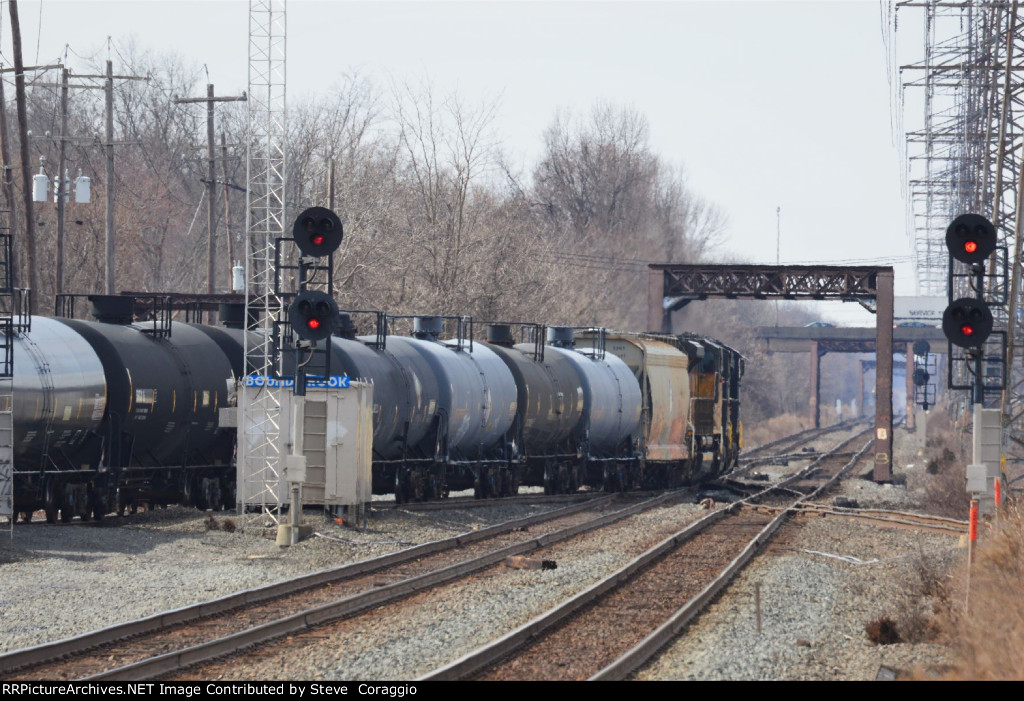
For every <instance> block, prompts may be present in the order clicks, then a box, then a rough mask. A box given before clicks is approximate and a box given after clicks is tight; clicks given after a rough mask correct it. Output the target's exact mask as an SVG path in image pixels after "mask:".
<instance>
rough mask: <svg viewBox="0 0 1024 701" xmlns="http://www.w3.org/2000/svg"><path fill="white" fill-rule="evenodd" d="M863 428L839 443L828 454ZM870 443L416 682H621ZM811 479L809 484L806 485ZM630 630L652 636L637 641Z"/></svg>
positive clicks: (745, 503) (686, 534) (684, 534)
mask: <svg viewBox="0 0 1024 701" xmlns="http://www.w3.org/2000/svg"><path fill="white" fill-rule="evenodd" d="M868 431H869V429H865V430H864V431H862V432H860V433H858V434H857V435H855V436H853V437H851V438H848V439H846V440H844V441H843V442H842V443H840V444H839V445H837V446H836V447H835V448H834V449H833V450H832V451H831V453H838V452H840V451H841V450H842V449H843V448H844V447H845V446H846V445H848V444H849V443H851V442H853V441H855V440H856V439H858V438H860V437H862V436H863V435H864V434H865V433H868ZM872 445H873V441H871V440H869V441H868V442H867V443H866V444H865V445H864V446H863V448H861V449H860V450H859V451H858V452H857V453H856V455H855V456H854V457H853V458H852V459H851V460H850V461H849V462H847V463H845V464H842V463H840V462H838V461H837V460H836V459H835V458H832V459H831V461H830V458H829V456H822V457H821V458H819V459H818V460H816V461H814V462H813V463H811V464H810V465H808V466H807V467H805V468H804V469H802V470H800V471H799V472H797V473H796V474H794V475H792V476H790V477H788V478H786V479H785V480H783V481H782V482H780V483H779V484H777V485H774V486H771V487H768V488H767V489H765V490H763V491H762V492H760V493H758V494H757V495H754V496H752V497H749V498H747V499H744V500H742V501H740V502H736V503H734V504H732V505H730V506H728V507H726V508H723V509H720V510H718V511H715V512H712V513H711V514H709V515H708V516H706V517H704V518H702V519H700V520H698V521H697V522H695V523H693V524H691V525H689V526H687V527H686V528H684V529H682V530H680V531H679V532H677V533H675V534H673V535H672V536H670V537H668V538H666V539H665V540H663V541H662V542H661V543H659V544H658V545H656V546H654V547H653V548H651V549H649V550H648V551H647V552H645V553H644V554H642V555H641V556H639V557H637V558H636V559H634V560H633V561H632V562H630V563H629V564H628V565H626V566H625V567H623V568H621V569H619V570H618V571H616V572H614V573H612V574H611V575H609V576H608V577H606V578H605V579H604V580H602V581H601V582H599V583H598V584H596V585H594V586H592V587H590V588H589V589H587V590H586V591H584V592H582V593H581V594H579V595H577V596H575V597H573V598H572V599H570V600H569V601H567V602H565V603H563V604H562V605H560V606H558V607H556V608H554V609H552V610H551V611H549V612H547V613H545V614H543V615H541V616H538V617H537V618H535V619H533V620H532V621H530V622H528V623H526V624H525V625H523V626H521V627H520V628H518V629H517V630H515V631H513V632H511V633H509V634H507V635H505V636H503V637H501V638H499V639H498V640H496V641H494V642H492V643H490V644H488V645H486V646H484V647H482V648H480V649H478V650H477V651H475V652H473V653H470V654H469V655H466V656H465V657H463V658H461V659H459V660H457V661H455V662H453V663H451V664H449V665H447V666H445V667H441V668H439V669H437V670H434V671H433V672H431V673H429V674H427V675H425V676H423V677H421V680H441V679H466V678H481V679H503V680H504V679H517V678H521V679H548V678H550V679H566V678H574V679H585V678H589V679H622V678H624V677H625V676H626V675H628V674H629V673H630V672H631V671H633V670H634V669H636V668H638V667H639V666H640V665H642V664H643V663H644V662H646V661H647V660H648V659H649V658H650V657H651V656H652V655H653V654H655V653H656V652H657V650H659V649H660V648H661V647H663V646H664V645H665V643H667V642H668V641H669V640H671V639H672V638H673V637H675V635H676V634H677V633H678V631H680V630H681V629H682V628H683V627H684V626H685V625H686V624H687V623H688V622H689V621H690V620H691V619H692V618H693V617H694V616H696V615H697V613H698V612H699V611H700V610H702V609H703V607H704V606H706V605H707V603H708V602H709V601H710V600H711V599H712V598H713V597H714V596H715V595H716V594H717V593H718V592H719V591H720V590H721V589H722V588H724V587H725V585H726V584H727V583H728V582H729V580H730V579H731V578H732V577H733V576H734V575H735V574H736V573H737V572H738V571H739V570H740V569H741V568H742V567H743V566H744V565H745V564H746V563H747V562H748V561H749V560H750V559H751V558H753V556H754V555H755V554H756V553H757V552H758V551H759V550H760V549H761V548H762V547H763V546H764V545H765V544H766V543H767V542H768V541H769V540H770V538H771V536H772V535H773V534H774V533H775V532H776V531H777V530H778V529H779V528H780V527H781V526H782V524H783V523H784V522H785V520H786V519H787V518H788V517H789V515H790V514H791V513H792V512H793V511H794V509H795V507H796V505H798V504H799V503H801V502H803V501H806V500H808V499H810V498H812V497H813V496H815V495H817V494H819V493H821V492H822V491H823V490H824V489H827V488H828V487H829V486H831V485H832V484H833V483H834V482H835V481H837V480H838V479H839V478H840V476H842V475H844V474H846V473H847V472H848V471H849V470H851V469H853V466H854V465H856V464H857V463H858V462H859V461H860V459H861V458H862V457H863V455H864V454H865V453H866V452H867V451H868V450H870V448H871V446H872ZM830 462H831V463H833V464H830ZM815 475H817V478H816V480H815V481H816V482H817V484H816V485H814V486H810V485H809V484H808V481H809V480H810V479H811V478H812V477H814V476H815ZM787 490H795V491H797V492H799V493H800V496H799V497H798V498H797V499H796V500H793V499H792V498H790V499H788V505H787V506H786V507H785V508H784V509H781V510H779V511H778V512H777V513H776V514H775V515H774V516H770V515H767V512H769V511H774V509H765V508H763V506H764V505H763V504H762V503H763V502H765V501H766V500H769V499H773V498H774V499H777V498H778V497H777V496H773V495H778V494H780V493H783V492H785V491H787ZM730 532H731V534H730ZM737 533H739V534H744V536H745V537H744V539H743V543H737V542H736V537H735V536H736V534H737ZM711 572H714V574H710V573H711ZM680 599H682V604H681V606H680V603H678V602H680ZM670 609H671V610H670ZM623 611H628V612H629V616H630V622H631V625H630V626H622V625H618V623H617V622H618V621H620V620H621V618H622V615H621V614H622V612H623ZM654 619H657V621H655V620H654ZM638 630H650V631H651V632H650V633H649V634H648V635H647V636H646V637H644V638H643V639H641V640H639V641H638V640H637V637H638V636H639V635H640V634H641V633H638ZM509 658H512V659H509Z"/></svg>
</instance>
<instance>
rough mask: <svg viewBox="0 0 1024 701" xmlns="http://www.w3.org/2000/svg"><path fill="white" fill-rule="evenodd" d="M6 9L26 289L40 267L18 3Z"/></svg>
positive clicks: (31, 304) (36, 284)
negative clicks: (19, 172) (8, 22)
mask: <svg viewBox="0 0 1024 701" xmlns="http://www.w3.org/2000/svg"><path fill="white" fill-rule="evenodd" d="M7 7H8V9H9V11H10V15H11V49H12V51H13V52H14V95H15V102H16V103H17V107H18V133H19V136H20V138H19V141H20V142H21V143H20V151H21V191H22V192H21V194H22V200H23V204H24V207H25V267H26V268H28V286H29V287H30V288H31V289H32V290H38V289H39V267H38V266H37V265H36V235H35V231H33V230H32V229H33V223H34V222H35V219H34V218H33V216H32V176H31V175H30V174H29V167H28V163H29V161H28V114H27V110H26V109H25V65H24V63H23V62H22V60H21V23H20V22H19V20H18V1H17V0H10V2H9V3H7ZM28 302H29V308H28V311H29V314H33V313H34V312H35V301H34V300H33V299H32V296H31V295H30V296H29V300H28Z"/></svg>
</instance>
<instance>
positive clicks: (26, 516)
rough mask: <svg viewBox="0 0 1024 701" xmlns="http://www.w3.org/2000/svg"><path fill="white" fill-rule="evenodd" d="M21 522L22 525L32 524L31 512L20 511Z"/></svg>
mask: <svg viewBox="0 0 1024 701" xmlns="http://www.w3.org/2000/svg"><path fill="white" fill-rule="evenodd" d="M21 522H22V523H32V512H31V511H22V512H21Z"/></svg>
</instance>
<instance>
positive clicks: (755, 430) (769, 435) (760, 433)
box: [743, 414, 811, 448]
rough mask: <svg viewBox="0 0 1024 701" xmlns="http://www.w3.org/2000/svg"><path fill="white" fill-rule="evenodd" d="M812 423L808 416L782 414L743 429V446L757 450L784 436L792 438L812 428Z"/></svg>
mask: <svg viewBox="0 0 1024 701" xmlns="http://www.w3.org/2000/svg"><path fill="white" fill-rule="evenodd" d="M810 425H811V422H810V420H808V418H807V417H806V416H797V415H796V414H782V415H781V416H773V417H772V418H770V419H767V420H765V421H759V422H758V423H757V425H755V426H750V427H747V426H744V427H743V446H744V447H745V448H756V447H757V446H759V445H764V444H765V443H771V442H772V441H774V440H777V439H779V438H782V437H783V436H790V435H792V434H794V433H799V432H800V431H803V430H805V429H807V428H810Z"/></svg>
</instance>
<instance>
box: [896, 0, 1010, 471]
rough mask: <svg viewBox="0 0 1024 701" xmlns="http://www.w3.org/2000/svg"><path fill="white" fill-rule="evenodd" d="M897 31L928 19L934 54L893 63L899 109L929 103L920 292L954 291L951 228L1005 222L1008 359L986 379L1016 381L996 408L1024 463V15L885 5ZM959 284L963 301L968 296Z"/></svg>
mask: <svg viewBox="0 0 1024 701" xmlns="http://www.w3.org/2000/svg"><path fill="white" fill-rule="evenodd" d="M883 9H884V10H886V11H887V13H888V17H889V20H890V22H889V25H888V30H887V35H888V33H892V32H895V31H896V29H897V26H898V25H899V23H900V22H902V23H904V25H905V24H906V23H908V22H909V21H912V20H915V19H916V17H915V16H914V14H913V13H917V12H920V13H921V15H922V19H923V23H924V47H923V58H922V59H921V60H920V61H918V62H915V63H911V64H907V65H897V64H896V63H895V62H894V63H893V64H892V67H893V69H894V73H895V76H894V77H895V78H896V84H897V86H898V90H899V97H900V101H899V105H900V108H901V111H902V108H904V107H906V105H907V98H908V97H911V100H913V101H916V100H917V95H918V94H919V95H921V97H922V98H923V99H922V101H923V107H924V109H923V115H922V116H923V120H922V122H921V123H920V124H918V125H916V128H914V129H909V130H908V131H907V132H906V155H907V173H908V177H907V199H908V202H909V203H910V208H911V212H910V219H911V231H910V233H911V236H912V237H913V239H914V244H915V245H914V252H915V258H916V263H917V275H918V280H917V283H918V291H919V292H920V293H921V294H930V295H939V296H942V295H945V294H946V289H947V284H948V277H947V265H948V257H947V253H946V247H945V230H946V227H947V226H948V225H949V223H950V222H951V221H952V219H953V218H954V217H955V216H957V215H958V214H963V213H965V212H976V213H979V214H983V215H985V216H987V217H989V218H990V219H991V221H992V223H993V224H994V225H995V226H996V229H997V231H998V235H999V243H1000V245H1001V248H1000V249H997V252H996V253H995V254H994V255H993V257H992V259H990V260H989V261H988V262H987V264H986V269H987V271H988V275H987V276H986V289H985V290H984V293H985V296H986V298H987V299H990V300H992V301H993V302H994V303H993V304H992V305H991V308H992V311H993V313H994V316H995V318H996V325H997V328H1002V329H1005V331H1006V337H1007V351H1006V354H1005V356H1003V354H1002V347H1001V339H996V338H995V337H993V342H995V343H997V344H998V347H997V348H988V347H986V349H985V356H986V357H989V356H992V357H996V358H997V361H996V362H993V363H989V364H988V366H987V367H986V369H985V375H986V382H987V381H989V380H990V379H994V380H995V381H996V384H999V380H1000V378H1005V379H1006V385H1007V389H1006V390H1005V391H1004V392H1003V393H1002V396H1001V397H999V398H995V396H994V395H991V394H989V393H986V397H987V398H986V400H985V403H986V404H987V405H991V406H994V407H998V408H1001V409H1002V415H1003V429H1004V445H1005V446H1006V454H1007V457H1008V459H1011V460H1013V459H1015V460H1017V461H1024V420H1022V419H1024V363H1022V360H1024V334H1022V330H1024V328H1022V325H1021V324H1020V323H1019V321H1018V310H1021V309H1022V308H1024V299H1022V294H1024V289H1022V285H1021V272H1022V268H1021V214H1022V210H1024V202H1022V200H1021V197H1022V194H1024V187H1022V176H1024V172H1022V169H1021V161H1022V152H1021V150H1022V147H1024V84H1022V82H1021V78H1022V77H1024V72H1022V71H1024V11H1021V10H1020V9H1019V8H1018V2H1017V0H1012V1H1010V0H1006V1H1003V2H999V1H995V2H993V1H992V0H984V1H973V2H962V1H945V0H931V1H926V2H921V1H920V0H914V1H912V2H886V3H883ZM967 279H968V278H967V277H964V278H958V279H957V280H958V282H956V283H955V284H954V287H955V288H956V289H954V290H953V295H954V297H956V296H966V295H967V292H968V290H967V289H965V288H966V280H967Z"/></svg>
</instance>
